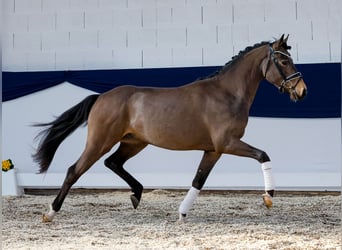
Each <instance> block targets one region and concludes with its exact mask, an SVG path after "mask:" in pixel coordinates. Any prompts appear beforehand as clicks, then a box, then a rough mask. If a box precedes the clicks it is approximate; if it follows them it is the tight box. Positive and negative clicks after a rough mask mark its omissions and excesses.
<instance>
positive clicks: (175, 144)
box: [141, 124, 213, 150]
mask: <svg viewBox="0 0 342 250" xmlns="http://www.w3.org/2000/svg"><path fill="white" fill-rule="evenodd" d="M155 125H156V124H153V126H148V128H145V129H144V131H142V132H143V133H142V134H141V136H142V137H143V138H144V140H145V141H147V142H148V143H150V144H152V145H155V146H158V147H162V148H167V149H173V150H212V149H213V144H212V140H211V138H210V136H209V134H208V133H206V129H203V128H199V127H198V128H196V127H195V126H187V125H186V124H182V125H180V126H175V124H167V125H163V124H158V125H157V126H155Z"/></svg>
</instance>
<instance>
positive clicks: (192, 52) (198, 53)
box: [172, 47, 203, 67]
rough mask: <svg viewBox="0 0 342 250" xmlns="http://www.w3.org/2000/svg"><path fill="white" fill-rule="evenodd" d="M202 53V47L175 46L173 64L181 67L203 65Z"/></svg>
mask: <svg viewBox="0 0 342 250" xmlns="http://www.w3.org/2000/svg"><path fill="white" fill-rule="evenodd" d="M202 53H203V52H202V48H200V47H184V48H173V49H172V57H173V59H172V60H173V65H174V66H180V67H191V66H201V65H203V55H202Z"/></svg>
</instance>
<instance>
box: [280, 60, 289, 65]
mask: <svg viewBox="0 0 342 250" xmlns="http://www.w3.org/2000/svg"><path fill="white" fill-rule="evenodd" d="M280 63H281V64H282V65H284V66H287V65H288V64H289V61H288V60H281V61H280Z"/></svg>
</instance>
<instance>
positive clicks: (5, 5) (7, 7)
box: [1, 0, 15, 13]
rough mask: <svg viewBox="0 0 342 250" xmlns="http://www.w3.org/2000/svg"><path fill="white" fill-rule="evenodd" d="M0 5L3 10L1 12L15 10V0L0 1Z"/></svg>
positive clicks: (12, 11)
mask: <svg viewBox="0 0 342 250" xmlns="http://www.w3.org/2000/svg"><path fill="white" fill-rule="evenodd" d="M1 4H2V5H1V7H2V10H3V13H14V11H15V1H14V0H5V1H2V3H1Z"/></svg>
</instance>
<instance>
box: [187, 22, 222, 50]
mask: <svg viewBox="0 0 342 250" xmlns="http://www.w3.org/2000/svg"><path fill="white" fill-rule="evenodd" d="M217 39H218V36H217V29H216V26H207V25H201V26H196V27H191V26H190V27H188V28H187V46H188V47H203V46H207V47H210V46H215V45H216V44H217V43H218V42H217Z"/></svg>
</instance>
